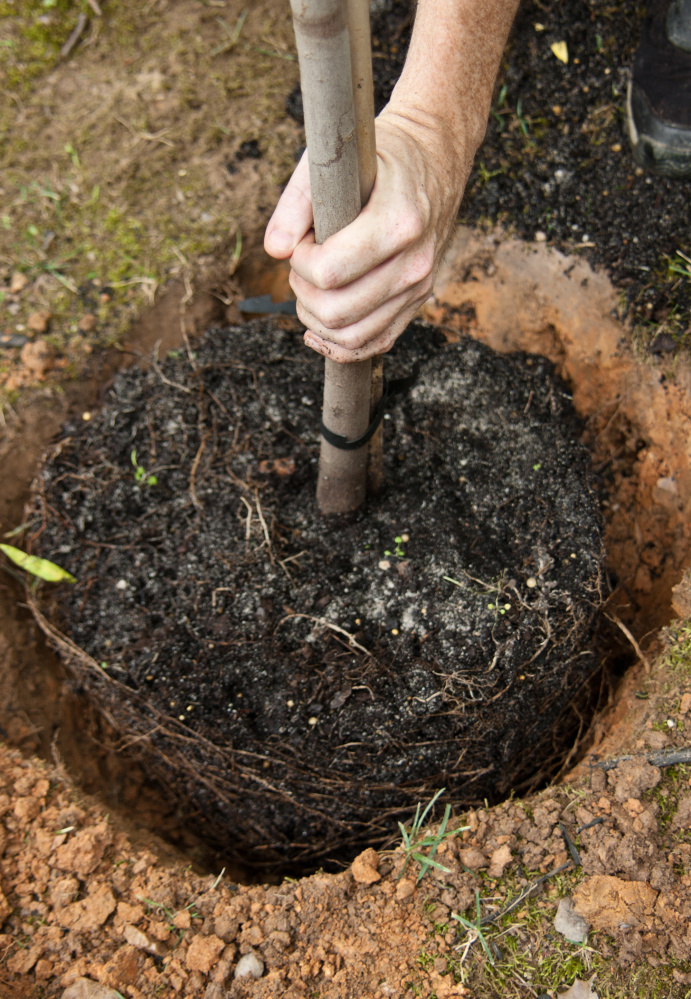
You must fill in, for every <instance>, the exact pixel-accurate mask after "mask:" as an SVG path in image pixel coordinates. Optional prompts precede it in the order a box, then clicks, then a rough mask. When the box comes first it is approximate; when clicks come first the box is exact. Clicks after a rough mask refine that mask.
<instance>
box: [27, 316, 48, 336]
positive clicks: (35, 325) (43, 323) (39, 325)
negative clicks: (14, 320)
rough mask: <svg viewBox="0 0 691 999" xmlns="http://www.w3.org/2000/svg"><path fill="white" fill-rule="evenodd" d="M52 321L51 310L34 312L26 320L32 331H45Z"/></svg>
mask: <svg viewBox="0 0 691 999" xmlns="http://www.w3.org/2000/svg"><path fill="white" fill-rule="evenodd" d="M49 323H50V312H32V313H31V315H30V316H29V318H28V319H27V321H26V325H27V326H28V327H29V329H30V330H31V332H32V333H45V332H46V330H47V329H48V325H49Z"/></svg>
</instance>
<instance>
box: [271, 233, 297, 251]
mask: <svg viewBox="0 0 691 999" xmlns="http://www.w3.org/2000/svg"><path fill="white" fill-rule="evenodd" d="M269 242H270V243H271V245H272V246H273V248H274V249H275V250H280V251H281V252H282V251H283V250H290V249H292V246H293V237H292V236H290V235H289V234H288V233H287V232H282V231H281V229H274V231H273V232H272V233H271V234H270V236H269Z"/></svg>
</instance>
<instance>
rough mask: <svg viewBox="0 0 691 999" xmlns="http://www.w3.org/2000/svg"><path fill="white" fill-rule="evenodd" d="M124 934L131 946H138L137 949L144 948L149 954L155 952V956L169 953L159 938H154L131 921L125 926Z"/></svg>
mask: <svg viewBox="0 0 691 999" xmlns="http://www.w3.org/2000/svg"><path fill="white" fill-rule="evenodd" d="M122 935H123V936H124V938H125V940H126V941H127V943H128V944H129V945H130V947H136V948H137V950H144V951H146V953H147V954H153V956H154V957H163V955H164V954H165V953H167V951H166V948H165V947H163V945H162V944H161V943H160V942H159V941H158V940H154V938H153V937H150V936H149V934H148V933H144V931H143V930H139V929H137V927H136V926H132V924H131V923H128V925H127V926H126V927H125V929H124V930H123V934H122Z"/></svg>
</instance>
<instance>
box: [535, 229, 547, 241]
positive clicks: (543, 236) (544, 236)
mask: <svg viewBox="0 0 691 999" xmlns="http://www.w3.org/2000/svg"><path fill="white" fill-rule="evenodd" d="M535 242H536V243H546V242H547V234H546V233H544V232H541V231H540V230H539V229H538V231H537V232H536V233H535Z"/></svg>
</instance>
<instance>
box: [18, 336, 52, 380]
mask: <svg viewBox="0 0 691 999" xmlns="http://www.w3.org/2000/svg"><path fill="white" fill-rule="evenodd" d="M19 359H20V361H21V362H22V364H23V365H24V367H25V368H26V369H27V370H28V371H29V372H31V374H32V375H33V376H34V377H35V378H45V376H46V375H47V374H48V372H49V371H50V369H51V368H52V367H53V363H54V361H55V349H54V348H53V347H52V346H51V345H50V344H49V343H47V342H46V341H45V340H34V341H33V343H25V344H24V346H23V347H22V349H21V352H20V354H19Z"/></svg>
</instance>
